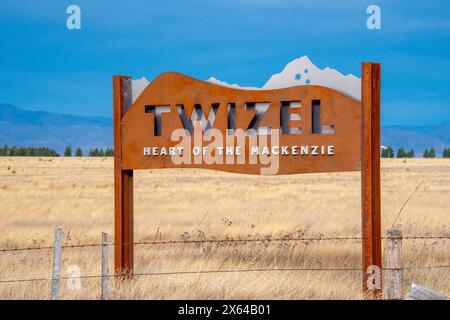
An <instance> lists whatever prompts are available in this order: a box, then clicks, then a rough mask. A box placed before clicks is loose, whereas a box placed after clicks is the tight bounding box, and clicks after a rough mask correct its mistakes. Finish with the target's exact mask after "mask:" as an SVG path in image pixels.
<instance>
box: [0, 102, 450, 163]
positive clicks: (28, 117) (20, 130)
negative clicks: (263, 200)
mask: <svg viewBox="0 0 450 320" xmlns="http://www.w3.org/2000/svg"><path fill="white" fill-rule="evenodd" d="M381 143H382V144H383V145H385V146H390V147H392V148H394V149H395V150H396V149H397V148H398V147H400V146H403V147H404V148H406V149H408V150H409V149H414V150H415V152H416V155H417V156H421V155H422V152H423V150H425V149H428V148H435V149H436V151H437V154H438V155H439V156H440V155H441V152H442V148H444V147H450V121H448V122H445V123H442V124H437V125H426V126H384V127H382V129H381ZM4 144H8V145H9V146H12V145H16V146H34V147H50V148H53V149H55V150H56V151H57V152H58V153H62V152H63V150H64V147H65V146H66V145H68V144H70V145H71V146H72V147H73V148H77V147H81V148H82V149H83V152H84V153H85V154H86V152H87V151H88V150H89V148H106V147H112V145H113V125H112V118H109V117H84V116H75V115H70V114H59V113H50V112H44V111H29V110H24V109H19V108H17V107H16V106H13V105H11V104H0V145H4Z"/></svg>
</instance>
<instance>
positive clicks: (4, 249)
mask: <svg viewBox="0 0 450 320" xmlns="http://www.w3.org/2000/svg"><path fill="white" fill-rule="evenodd" d="M364 239H371V238H362V237H302V238H258V239H199V240H166V241H138V242H133V244H134V245H167V244H200V243H233V242H241V243H245V242H284V241H285V242H288V241H347V240H358V241H361V240H364ZM387 239H389V237H381V240H387ZM402 239H403V240H443V239H450V236H404V237H402ZM103 245H104V244H101V243H88V244H73V245H63V246H62V248H63V249H71V248H86V247H101V246H103ZM108 245H109V246H118V245H124V246H126V245H130V243H122V244H121V243H110V244H108ZM53 248H54V247H53V246H43V247H19V248H2V249H0V252H9V251H28V250H50V249H53Z"/></svg>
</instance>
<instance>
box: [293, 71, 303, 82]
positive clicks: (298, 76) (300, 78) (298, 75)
mask: <svg viewBox="0 0 450 320" xmlns="http://www.w3.org/2000/svg"><path fill="white" fill-rule="evenodd" d="M294 79H295V80H297V81H298V80H302V75H301V74H300V73H298V72H297V73H296V74H295V76H294Z"/></svg>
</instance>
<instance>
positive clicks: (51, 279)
mask: <svg viewBox="0 0 450 320" xmlns="http://www.w3.org/2000/svg"><path fill="white" fill-rule="evenodd" d="M443 268H450V265H436V266H410V267H402V268H383V269H382V270H383V271H389V270H420V269H443ZM276 271H363V269H362V268H257V269H224V270H220V269H219V270H196V271H169V272H137V273H133V275H132V276H164V275H186V274H211V273H239V272H276ZM103 277H108V278H110V277H111V278H123V277H126V275H120V274H109V275H107V276H103V275H86V276H79V277H74V276H72V277H67V276H65V277H60V278H59V280H68V279H94V278H103ZM53 280H58V278H32V279H15V280H0V283H15V282H36V281H53Z"/></svg>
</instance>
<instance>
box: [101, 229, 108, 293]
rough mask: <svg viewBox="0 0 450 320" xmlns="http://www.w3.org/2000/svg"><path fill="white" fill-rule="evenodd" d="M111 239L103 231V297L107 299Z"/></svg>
mask: <svg viewBox="0 0 450 320" xmlns="http://www.w3.org/2000/svg"><path fill="white" fill-rule="evenodd" d="M108 255H109V239H108V234H107V233H105V232H102V294H101V299H102V300H107V299H108V294H109V286H108V285H109V265H108V264H109V259H108Z"/></svg>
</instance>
